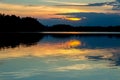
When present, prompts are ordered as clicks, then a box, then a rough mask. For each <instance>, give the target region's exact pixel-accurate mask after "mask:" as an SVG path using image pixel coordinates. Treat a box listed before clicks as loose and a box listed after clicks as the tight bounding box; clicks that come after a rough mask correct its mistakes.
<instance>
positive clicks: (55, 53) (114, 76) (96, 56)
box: [0, 34, 120, 80]
mask: <svg viewBox="0 0 120 80" xmlns="http://www.w3.org/2000/svg"><path fill="white" fill-rule="evenodd" d="M0 37H1V38H0V80H120V35H64V34H62V35H38V34H29V35H28V34H27V35H26V34H24V35H18V34H16V35H0Z"/></svg>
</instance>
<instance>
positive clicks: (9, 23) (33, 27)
mask: <svg viewBox="0 0 120 80" xmlns="http://www.w3.org/2000/svg"><path fill="white" fill-rule="evenodd" d="M41 31H94V32H96V31H97V32H103V31H104V32H120V26H108V27H102V26H93V27H90V26H77V27H74V26H71V25H66V24H58V25H53V26H50V27H47V26H44V25H43V24H41V23H40V22H39V21H38V20H37V19H35V18H32V17H19V16H16V15H5V14H0V32H41Z"/></svg>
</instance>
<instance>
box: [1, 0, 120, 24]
mask: <svg viewBox="0 0 120 80" xmlns="http://www.w3.org/2000/svg"><path fill="white" fill-rule="evenodd" d="M0 13H5V14H15V15H17V16H21V17H25V16H31V17H34V18H37V19H38V20H39V21H40V22H41V23H43V24H44V25H48V26H51V25H55V24H69V25H73V26H117V25H120V0H0Z"/></svg>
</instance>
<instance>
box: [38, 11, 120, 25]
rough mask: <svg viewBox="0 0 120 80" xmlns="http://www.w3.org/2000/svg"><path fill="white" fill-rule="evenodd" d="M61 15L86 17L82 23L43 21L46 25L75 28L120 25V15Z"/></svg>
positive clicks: (59, 20) (55, 20)
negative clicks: (62, 25) (64, 25)
mask: <svg viewBox="0 0 120 80" xmlns="http://www.w3.org/2000/svg"><path fill="white" fill-rule="evenodd" d="M59 15H68V16H74V17H79V18H80V17H84V18H85V19H82V20H81V21H76V22H75V21H67V20H63V19H44V20H43V19H41V20H40V22H42V23H43V24H45V25H54V24H69V25H73V26H80V25H81V26H117V25H120V15H118V14H104V13H66V14H59Z"/></svg>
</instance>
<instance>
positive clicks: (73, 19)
mask: <svg viewBox="0 0 120 80" xmlns="http://www.w3.org/2000/svg"><path fill="white" fill-rule="evenodd" d="M65 19H66V20H69V21H80V20H82V18H76V17H69V18H65Z"/></svg>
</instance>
